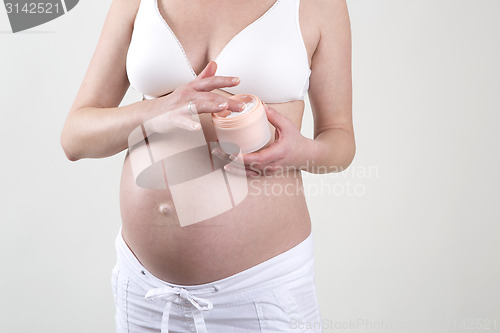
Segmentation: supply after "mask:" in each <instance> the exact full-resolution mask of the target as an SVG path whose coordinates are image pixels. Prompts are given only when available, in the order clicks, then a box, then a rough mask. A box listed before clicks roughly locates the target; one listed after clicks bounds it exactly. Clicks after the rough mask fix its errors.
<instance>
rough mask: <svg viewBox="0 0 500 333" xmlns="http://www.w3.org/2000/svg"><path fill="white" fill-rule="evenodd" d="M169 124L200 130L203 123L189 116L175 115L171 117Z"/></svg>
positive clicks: (190, 129)
mask: <svg viewBox="0 0 500 333" xmlns="http://www.w3.org/2000/svg"><path fill="white" fill-rule="evenodd" d="M169 125H171V126H173V127H177V128H182V129H185V130H188V131H198V130H200V129H201V124H200V123H199V122H197V121H194V120H192V119H190V118H188V117H173V118H171V119H170V124H169Z"/></svg>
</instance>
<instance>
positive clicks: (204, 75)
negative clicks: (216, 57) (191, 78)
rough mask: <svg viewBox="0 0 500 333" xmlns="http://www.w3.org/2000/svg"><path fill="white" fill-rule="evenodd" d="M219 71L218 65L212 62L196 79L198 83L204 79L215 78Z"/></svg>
mask: <svg viewBox="0 0 500 333" xmlns="http://www.w3.org/2000/svg"><path fill="white" fill-rule="evenodd" d="M216 71H217V63H216V62H215V61H213V60H212V61H210V62H209V63H208V64H207V65H206V66H205V68H203V70H202V71H201V73H200V75H198V77H197V78H196V79H195V80H196V81H199V80H203V79H204V78H207V77H210V76H214V75H215V72H216Z"/></svg>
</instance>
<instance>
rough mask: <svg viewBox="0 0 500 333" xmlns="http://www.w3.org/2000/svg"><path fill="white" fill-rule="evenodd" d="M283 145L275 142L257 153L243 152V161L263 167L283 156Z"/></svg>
mask: <svg viewBox="0 0 500 333" xmlns="http://www.w3.org/2000/svg"><path fill="white" fill-rule="evenodd" d="M281 155H282V147H281V144H280V143H279V142H274V143H272V144H270V145H269V146H268V147H266V148H264V149H262V150H261V151H258V152H255V153H247V154H243V156H242V158H243V163H244V164H245V165H247V166H254V167H256V168H261V167H263V166H265V165H268V164H270V163H274V162H276V161H277V160H279V159H280V158H281Z"/></svg>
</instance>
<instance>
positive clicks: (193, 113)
mask: <svg viewBox="0 0 500 333" xmlns="http://www.w3.org/2000/svg"><path fill="white" fill-rule="evenodd" d="M193 104H194V101H191V102H189V103H188V110H189V112H191V114H192V115H195V114H198V113H197V112H196V105H193ZM193 106H194V110H193Z"/></svg>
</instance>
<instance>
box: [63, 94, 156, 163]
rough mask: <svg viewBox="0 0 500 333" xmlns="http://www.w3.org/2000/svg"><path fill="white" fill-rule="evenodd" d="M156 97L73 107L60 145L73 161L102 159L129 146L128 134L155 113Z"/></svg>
mask: <svg viewBox="0 0 500 333" xmlns="http://www.w3.org/2000/svg"><path fill="white" fill-rule="evenodd" d="M156 103H157V100H143V101H140V102H135V103H132V104H130V105H126V106H121V107H113V108H98V107H82V108H79V109H76V110H72V111H71V112H70V115H69V116H68V118H67V120H66V123H65V124H64V127H63V130H62V133H61V145H62V147H63V150H64V152H65V154H66V156H67V157H68V159H70V160H72V161H76V160H79V159H82V158H102V157H108V156H112V155H114V154H117V153H119V152H121V151H123V150H124V149H127V148H128V136H129V134H130V133H131V132H132V130H134V129H135V128H136V127H137V126H139V125H140V124H142V123H143V122H144V121H145V120H147V119H149V118H151V117H152V116H153V112H154V109H155V107H156Z"/></svg>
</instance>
